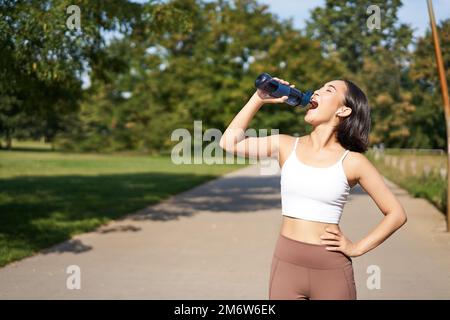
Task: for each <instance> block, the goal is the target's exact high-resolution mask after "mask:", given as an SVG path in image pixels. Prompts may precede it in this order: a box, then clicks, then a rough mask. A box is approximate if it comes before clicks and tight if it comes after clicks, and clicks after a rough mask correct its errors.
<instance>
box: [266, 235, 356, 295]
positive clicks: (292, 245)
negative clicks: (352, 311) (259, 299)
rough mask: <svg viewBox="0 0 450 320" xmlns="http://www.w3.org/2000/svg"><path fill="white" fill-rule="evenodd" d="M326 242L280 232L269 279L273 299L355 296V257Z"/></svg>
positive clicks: (270, 293)
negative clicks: (309, 241) (304, 240)
mask: <svg viewBox="0 0 450 320" xmlns="http://www.w3.org/2000/svg"><path fill="white" fill-rule="evenodd" d="M326 247H327V245H325V244H324V245H322V244H312V243H306V242H301V241H297V240H294V239H291V238H288V237H286V236H284V235H282V234H280V236H279V238H278V240H277V243H276V247H275V252H274V254H273V260H272V266H271V271H270V280H269V299H270V300H292V299H300V300H341V299H344V300H356V286H355V279H354V276H353V261H352V259H351V258H350V257H349V256H347V255H345V254H344V253H342V252H339V251H329V250H327V249H325V248H326Z"/></svg>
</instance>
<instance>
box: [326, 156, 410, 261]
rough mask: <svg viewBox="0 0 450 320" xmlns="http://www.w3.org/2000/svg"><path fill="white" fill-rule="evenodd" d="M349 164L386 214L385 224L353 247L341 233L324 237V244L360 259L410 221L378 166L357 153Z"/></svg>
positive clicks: (378, 226)
mask: <svg viewBox="0 0 450 320" xmlns="http://www.w3.org/2000/svg"><path fill="white" fill-rule="evenodd" d="M348 160H349V166H350V167H352V168H357V170H355V176H356V177H357V180H358V183H359V184H360V185H361V187H362V188H363V189H364V190H365V191H366V192H367V193H368V194H369V195H370V196H371V198H372V199H373V200H374V202H375V203H376V205H377V206H378V208H379V209H380V211H381V212H382V213H383V214H384V218H383V220H382V221H381V222H380V223H379V224H378V225H377V226H376V227H375V228H374V229H373V230H372V231H371V232H370V233H369V234H368V235H366V236H365V237H364V238H362V239H361V240H359V241H358V242H356V243H352V242H351V241H350V240H348V239H347V238H346V237H345V236H344V235H343V234H342V233H341V232H339V231H337V232H336V231H334V230H328V229H326V231H328V233H326V234H324V235H323V236H322V239H327V240H331V241H323V243H324V244H330V245H335V247H330V248H327V249H328V250H332V251H341V252H343V253H345V254H347V255H349V256H351V257H357V256H361V255H363V254H365V253H366V252H368V251H370V250H372V249H374V248H375V247H377V246H379V245H380V244H381V243H383V242H384V241H385V240H386V239H387V238H388V237H389V236H390V235H392V234H393V233H394V232H395V231H396V230H398V229H399V228H400V227H401V226H403V225H404V224H405V223H406V221H407V217H406V212H405V210H404V208H403V207H402V205H401V203H400V202H399V201H398V200H397V198H396V197H395V195H394V194H393V193H392V192H391V190H390V189H389V188H388V186H387V185H386V184H385V183H384V180H383V177H382V175H381V174H380V173H379V172H378V170H377V169H376V168H375V166H374V165H373V164H372V163H371V162H370V161H369V160H368V159H367V158H366V157H365V156H364V155H363V154H361V153H354V154H353V157H351V158H350V159H348Z"/></svg>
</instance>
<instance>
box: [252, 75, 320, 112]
mask: <svg viewBox="0 0 450 320" xmlns="http://www.w3.org/2000/svg"><path fill="white" fill-rule="evenodd" d="M255 87H256V88H258V89H260V90H262V91H265V92H267V94H269V95H270V96H271V97H274V98H281V97H283V96H288V99H287V100H286V101H285V102H286V103H287V104H289V105H291V106H294V107H296V106H302V107H306V106H307V105H308V103H309V102H310V100H311V97H312V95H313V92H312V91H306V92H301V91H300V90H298V89H296V88H292V87H289V86H287V85H285V84H282V83H280V82H278V81H277V80H275V79H273V78H272V76H271V75H270V74H268V73H261V74H260V75H259V76H258V77H257V78H256V80H255Z"/></svg>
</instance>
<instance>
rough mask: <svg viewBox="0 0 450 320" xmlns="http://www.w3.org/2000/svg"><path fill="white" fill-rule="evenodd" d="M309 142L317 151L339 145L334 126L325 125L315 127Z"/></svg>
mask: <svg viewBox="0 0 450 320" xmlns="http://www.w3.org/2000/svg"><path fill="white" fill-rule="evenodd" d="M309 142H310V143H311V147H312V149H314V150H316V151H320V150H323V149H329V148H333V147H335V146H336V145H339V142H338V140H337V136H336V131H335V130H334V128H332V127H330V126H323V125H320V126H317V127H315V128H314V130H313V131H312V132H311V133H310V134H309Z"/></svg>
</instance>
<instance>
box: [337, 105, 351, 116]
mask: <svg viewBox="0 0 450 320" xmlns="http://www.w3.org/2000/svg"><path fill="white" fill-rule="evenodd" d="M351 113H352V109H351V108H348V107H346V106H342V107H340V108H339V109H338V110H337V111H336V112H335V113H334V114H337V115H338V116H340V117H348V116H349V115H350V114H351Z"/></svg>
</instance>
